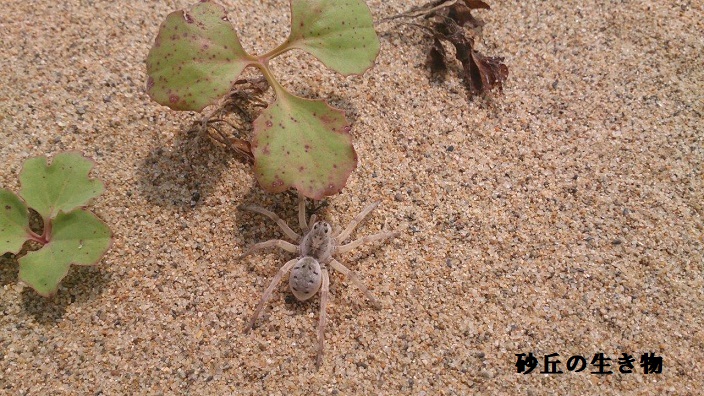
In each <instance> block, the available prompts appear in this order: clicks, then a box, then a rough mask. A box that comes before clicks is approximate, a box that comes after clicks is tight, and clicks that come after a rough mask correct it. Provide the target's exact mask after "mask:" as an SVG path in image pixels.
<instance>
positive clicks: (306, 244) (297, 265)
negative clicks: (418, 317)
mask: <svg viewBox="0 0 704 396" xmlns="http://www.w3.org/2000/svg"><path fill="white" fill-rule="evenodd" d="M378 205H379V202H378V201H377V202H374V203H372V204H370V205H369V206H367V207H366V208H364V210H363V211H362V212H361V213H360V214H358V215H357V216H356V217H355V218H354V219H353V220H352V222H350V224H349V225H348V226H347V228H345V229H344V230H341V231H340V232H335V231H333V228H332V226H331V225H330V224H329V223H326V222H325V221H316V215H315V214H313V215H311V217H310V221H309V222H308V223H306V201H305V197H303V196H302V195H300V194H299V199H298V221H299V223H300V226H301V230H302V231H303V235H302V236H301V235H298V234H297V233H296V232H294V231H293V230H292V229H291V228H290V227H289V226H288V224H286V222H285V221H284V220H282V219H281V218H279V216H277V215H276V214H275V213H273V212H270V211H268V210H266V209H264V208H262V207H259V206H253V205H249V206H245V207H243V208H242V209H244V210H249V211H252V212H256V213H260V214H263V215H264V216H266V217H268V218H270V219H271V220H273V221H275V222H276V224H278V226H279V227H280V228H281V230H282V231H283V232H284V234H286V236H287V237H289V238H290V239H292V240H294V241H296V242H297V243H298V246H296V245H294V244H292V243H290V242H287V241H284V240H281V239H272V240H269V241H266V242H259V243H256V244H254V245H252V246H251V247H250V248H249V249H247V251H245V252H244V253H243V254H242V255H241V256H240V257H239V258H238V259H242V258H244V257H246V256H248V255H249V254H251V253H252V252H254V251H256V250H260V249H265V248H270V247H278V248H281V249H283V250H285V251H287V252H290V253H296V254H297V255H298V257H297V258H295V259H293V260H290V261H288V262H287V263H286V264H284V265H283V266H282V267H281V268H280V269H279V272H277V273H276V275H275V276H274V279H272V281H271V283H270V284H269V287H267V288H266V290H265V291H264V294H263V295H262V298H261V300H259V304H257V307H256V308H255V309H254V314H253V315H252V319H251V320H250V321H249V323H248V324H247V326H246V327H245V329H244V332H245V334H246V333H248V332H249V331H250V330H251V329H253V328H254V325H255V323H256V321H257V319H258V318H259V315H261V313H262V309H263V308H264V305H265V304H266V303H267V301H269V299H270V298H271V295H272V293H273V292H274V289H275V288H276V286H277V285H278V283H279V282H280V281H281V278H283V276H284V275H285V274H286V273H287V272H289V271H290V272H291V274H290V275H289V280H288V283H289V287H290V288H291V291H292V292H293V295H294V296H295V297H296V299H298V300H299V301H306V300H308V299H309V298H311V297H313V296H314V295H315V294H316V293H318V291H320V317H319V321H318V348H317V349H318V351H317V357H316V363H315V367H316V369H319V368H320V365H321V364H322V361H323V341H324V334H325V324H326V321H327V315H326V313H325V307H326V305H327V303H328V294H329V290H330V277H329V275H328V266H330V267H332V268H334V269H335V270H337V271H339V272H341V273H342V274H343V275H345V276H346V277H348V278H349V279H350V280H351V281H352V282H353V283H354V284H355V285H357V288H358V289H360V290H361V291H362V293H364V295H365V296H366V297H367V299H369V301H370V302H371V304H372V305H373V306H374V308H376V309H381V304H380V303H379V301H378V300H377V299H376V298H375V297H374V296H373V295H372V293H371V292H370V291H369V290H368V289H367V287H366V286H364V284H363V283H362V281H361V280H360V279H359V277H358V276H357V274H356V273H355V272H354V271H352V270H350V269H349V268H347V267H345V266H344V265H343V264H342V263H340V262H339V261H337V260H335V259H334V258H333V255H334V254H339V253H347V252H349V251H351V250H352V249H354V248H356V247H358V246H360V245H362V244H364V243H368V242H375V241H383V240H385V239H388V238H394V237H397V236H398V235H399V233H398V232H380V233H378V234H374V235H370V236H366V237H363V238H360V239H357V240H355V241H353V242H350V243H347V244H345V245H340V244H339V243H340V242H343V241H344V240H345V239H347V238H348V237H349V236H350V234H352V231H353V230H354V229H355V227H357V225H359V223H360V222H361V221H362V220H364V218H365V217H367V216H368V215H369V213H371V211H372V210H374V208H376V207H377V206H378Z"/></svg>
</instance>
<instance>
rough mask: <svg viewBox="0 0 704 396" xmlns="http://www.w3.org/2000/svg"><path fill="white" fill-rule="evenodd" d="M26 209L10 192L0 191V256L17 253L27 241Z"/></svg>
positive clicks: (27, 220)
mask: <svg viewBox="0 0 704 396" xmlns="http://www.w3.org/2000/svg"><path fill="white" fill-rule="evenodd" d="M28 229H29V216H28V212H27V207H26V206H25V205H24V203H23V202H22V201H21V200H20V199H19V197H17V195H15V194H13V193H12V192H11V191H8V190H4V189H0V254H5V253H7V252H12V253H19V251H20V250H21V249H22V245H23V244H24V242H25V241H26V240H27V239H29V237H28V235H27V230H28Z"/></svg>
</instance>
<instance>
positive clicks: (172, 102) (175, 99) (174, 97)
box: [169, 94, 180, 104]
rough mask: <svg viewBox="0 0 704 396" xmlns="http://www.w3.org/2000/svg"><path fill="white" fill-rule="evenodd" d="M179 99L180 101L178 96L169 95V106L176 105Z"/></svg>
mask: <svg viewBox="0 0 704 396" xmlns="http://www.w3.org/2000/svg"><path fill="white" fill-rule="evenodd" d="M179 99H180V98H179V97H178V95H176V94H171V95H169V103H171V104H176V103H178V101H179Z"/></svg>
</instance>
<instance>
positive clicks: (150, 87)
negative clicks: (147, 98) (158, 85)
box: [147, 76, 154, 91]
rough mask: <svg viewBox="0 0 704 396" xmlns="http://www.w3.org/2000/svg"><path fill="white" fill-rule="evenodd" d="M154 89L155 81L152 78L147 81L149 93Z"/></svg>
mask: <svg viewBox="0 0 704 396" xmlns="http://www.w3.org/2000/svg"><path fill="white" fill-rule="evenodd" d="M153 87H154V79H153V78H152V77H151V76H150V77H149V78H148V79H147V91H148V90H150V89H152V88H153Z"/></svg>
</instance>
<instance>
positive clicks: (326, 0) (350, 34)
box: [284, 0, 379, 75]
mask: <svg viewBox="0 0 704 396" xmlns="http://www.w3.org/2000/svg"><path fill="white" fill-rule="evenodd" d="M284 45H285V46H288V47H290V48H299V49H302V50H304V51H307V52H310V53H311V54H312V55H313V56H315V57H316V58H318V59H320V61H321V62H323V63H324V64H325V65H326V66H327V67H329V68H331V69H334V70H335V71H337V72H339V73H342V74H344V75H348V74H361V73H363V72H364V71H365V70H367V69H368V68H369V67H371V66H372V65H373V64H374V59H376V56H377V54H378V53H379V39H378V37H377V35H376V32H375V31H374V23H373V21H372V15H371V13H370V12H369V8H368V7H367V5H366V4H365V3H364V1H362V0H291V34H290V35H289V38H288V40H286V43H284Z"/></svg>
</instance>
